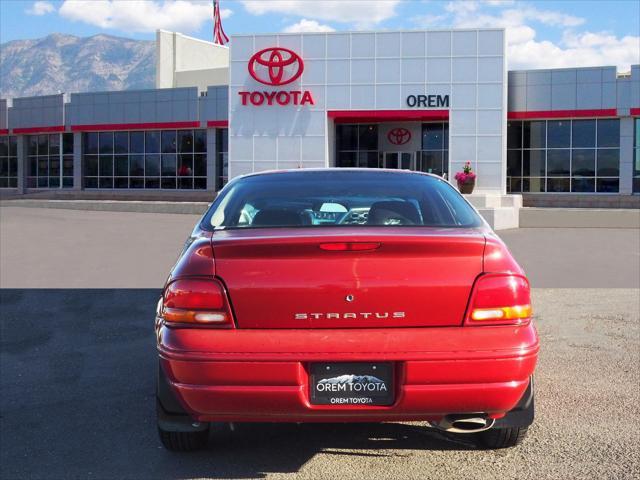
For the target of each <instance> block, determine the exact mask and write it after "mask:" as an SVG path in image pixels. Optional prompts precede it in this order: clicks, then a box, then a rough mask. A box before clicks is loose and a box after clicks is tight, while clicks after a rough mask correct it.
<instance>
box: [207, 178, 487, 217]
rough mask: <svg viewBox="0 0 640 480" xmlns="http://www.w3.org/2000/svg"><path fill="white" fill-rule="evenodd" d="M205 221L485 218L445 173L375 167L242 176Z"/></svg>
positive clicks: (219, 200) (216, 202)
mask: <svg viewBox="0 0 640 480" xmlns="http://www.w3.org/2000/svg"><path fill="white" fill-rule="evenodd" d="M203 223H204V225H203V226H204V227H205V228H212V227H213V228H215V229H221V228H225V229H229V228H273V227H342V226H350V227H353V226H362V227H366V226H376V227H380V226H393V227H397V226H407V227H411V226H430V227H476V226H479V225H481V224H482V222H481V220H480V218H479V217H478V214H477V213H476V212H475V210H473V209H472V208H471V207H470V206H469V205H468V204H467V203H466V202H465V201H464V199H463V198H462V196H461V195H460V194H459V193H458V192H457V191H456V190H455V189H454V188H453V187H452V186H451V185H449V184H448V183H447V182H446V181H444V180H442V179H440V178H437V177H431V176H427V175H420V174H407V173H395V172H381V171H372V170H365V171H354V170H339V171H336V170H327V171H313V172H284V173H274V174H267V175H255V176H249V177H245V178H241V179H239V180H237V181H234V182H232V183H230V184H229V185H228V186H227V187H226V188H225V189H224V190H223V191H222V192H221V193H220V195H219V196H218V198H217V199H216V201H215V202H214V203H213V205H212V206H211V209H210V210H209V212H208V213H207V215H206V216H205V219H204V222H203Z"/></svg>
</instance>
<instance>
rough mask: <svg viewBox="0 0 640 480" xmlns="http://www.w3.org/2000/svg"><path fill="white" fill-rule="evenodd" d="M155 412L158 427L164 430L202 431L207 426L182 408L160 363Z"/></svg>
mask: <svg viewBox="0 0 640 480" xmlns="http://www.w3.org/2000/svg"><path fill="white" fill-rule="evenodd" d="M156 412H157V418H158V428H159V429H160V430H163V431H165V432H202V431H205V430H207V429H208V428H209V424H208V423H206V422H197V421H196V420H194V419H193V418H191V415H189V414H188V413H187V412H186V411H185V410H184V408H182V405H180V402H179V401H178V399H177V398H176V396H175V395H174V393H173V391H172V390H171V386H170V385H169V381H168V380H167V377H166V375H165V373H164V370H163V369H162V366H161V365H160V364H158V381H157V387H156Z"/></svg>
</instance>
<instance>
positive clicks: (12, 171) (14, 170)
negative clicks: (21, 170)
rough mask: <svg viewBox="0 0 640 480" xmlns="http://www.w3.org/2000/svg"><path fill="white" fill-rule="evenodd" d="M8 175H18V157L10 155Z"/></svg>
mask: <svg viewBox="0 0 640 480" xmlns="http://www.w3.org/2000/svg"><path fill="white" fill-rule="evenodd" d="M9 176H10V177H17V176H18V159H17V158H15V157H11V158H10V159H9Z"/></svg>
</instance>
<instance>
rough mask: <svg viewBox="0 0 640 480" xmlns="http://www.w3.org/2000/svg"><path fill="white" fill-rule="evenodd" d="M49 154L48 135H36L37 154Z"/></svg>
mask: <svg viewBox="0 0 640 480" xmlns="http://www.w3.org/2000/svg"><path fill="white" fill-rule="evenodd" d="M48 154H49V135H38V155H48Z"/></svg>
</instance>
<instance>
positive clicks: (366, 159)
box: [358, 152, 378, 168]
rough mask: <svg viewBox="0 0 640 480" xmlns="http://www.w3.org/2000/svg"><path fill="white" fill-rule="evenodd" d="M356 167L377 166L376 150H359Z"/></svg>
mask: <svg viewBox="0 0 640 480" xmlns="http://www.w3.org/2000/svg"><path fill="white" fill-rule="evenodd" d="M358 167H360V168H378V152H359V153H358Z"/></svg>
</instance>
